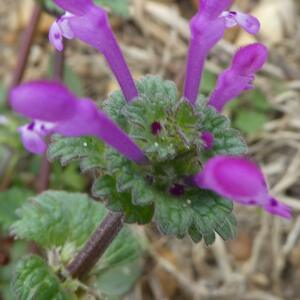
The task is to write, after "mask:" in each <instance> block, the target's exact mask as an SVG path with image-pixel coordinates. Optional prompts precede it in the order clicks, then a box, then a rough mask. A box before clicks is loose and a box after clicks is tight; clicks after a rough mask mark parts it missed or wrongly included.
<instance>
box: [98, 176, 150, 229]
mask: <svg viewBox="0 0 300 300" xmlns="http://www.w3.org/2000/svg"><path fill="white" fill-rule="evenodd" d="M116 186H117V185H116V180H115V178H114V177H112V176H109V175H105V176H102V177H101V178H99V179H98V180H96V181H95V182H94V185H93V189H92V190H93V195H94V196H95V197H98V198H100V199H101V198H102V199H103V198H106V199H107V201H108V203H107V207H108V208H109V209H111V210H113V211H117V212H119V211H122V212H123V213H124V214H125V217H126V222H128V223H139V224H146V223H149V222H150V221H151V220H152V217H153V205H147V206H138V205H134V204H133V203H132V201H131V194H130V192H129V193H128V192H123V193H120V192H118V191H117V187H116Z"/></svg>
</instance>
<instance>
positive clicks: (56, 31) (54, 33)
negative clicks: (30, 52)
mask: <svg viewBox="0 0 300 300" xmlns="http://www.w3.org/2000/svg"><path fill="white" fill-rule="evenodd" d="M49 41H50V43H51V44H52V45H53V46H54V47H55V49H56V50H58V51H62V50H63V49H64V44H63V36H62V32H61V30H60V27H59V25H58V24H57V22H54V23H53V24H52V25H51V27H50V31H49Z"/></svg>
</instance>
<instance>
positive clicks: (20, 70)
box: [10, 4, 42, 89]
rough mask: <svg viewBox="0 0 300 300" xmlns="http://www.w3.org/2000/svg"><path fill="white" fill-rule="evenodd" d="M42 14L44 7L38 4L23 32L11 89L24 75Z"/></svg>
mask: <svg viewBox="0 0 300 300" xmlns="http://www.w3.org/2000/svg"><path fill="white" fill-rule="evenodd" d="M41 15H42V8H41V6H40V5H38V4H36V5H35V6H34V8H33V11H32V15H31V18H30V22H29V24H28V26H27V28H26V30H25V32H24V34H23V37H22V40H21V48H20V52H19V55H18V61H17V65H16V68H15V70H14V73H13V77H12V81H11V84H10V89H12V88H13V87H15V86H16V85H18V84H19V83H20V82H21V80H22V78H23V75H24V72H25V67H26V64H27V61H28V56H29V52H30V48H31V45H32V42H33V38H34V35H35V33H36V30H37V27H38V24H39V21H40V19H41Z"/></svg>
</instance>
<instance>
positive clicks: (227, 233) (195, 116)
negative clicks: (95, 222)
mask: <svg viewBox="0 0 300 300" xmlns="http://www.w3.org/2000/svg"><path fill="white" fill-rule="evenodd" d="M137 86H138V89H139V93H140V97H139V99H138V100H136V101H135V102H134V103H132V104H127V102H126V101H125V99H124V98H123V95H122V93H121V92H120V91H117V92H115V93H113V94H112V95H110V97H109V99H108V100H107V101H105V102H104V104H103V107H104V110H105V111H106V112H107V113H108V114H109V115H110V116H111V117H112V118H113V119H114V120H115V121H116V122H117V123H118V124H119V125H120V126H121V127H122V128H123V129H124V130H125V131H127V132H128V134H129V135H130V136H131V137H132V138H134V139H135V140H136V141H137V143H139V145H140V146H141V148H142V149H143V151H144V152H145V153H146V155H147V156H148V157H149V158H150V161H151V163H150V164H149V165H146V166H137V165H136V164H134V163H132V162H130V161H128V160H127V159H126V158H124V157H122V156H121V155H119V154H118V153H117V152H115V151H114V150H111V149H110V148H108V147H105V146H103V144H102V143H101V142H99V141H97V139H94V138H59V137H56V138H55V139H54V140H53V141H52V143H51V145H50V148H49V157H50V158H51V159H58V158H60V159H61V162H62V163H63V164H66V163H68V162H70V161H72V160H79V161H80V164H81V167H82V169H83V170H85V171H87V170H89V166H91V169H99V170H100V173H101V176H100V177H99V178H96V180H95V182H94V185H93V194H94V195H95V196H97V197H99V198H101V199H102V200H103V201H105V202H106V205H107V207H108V208H109V209H111V210H113V211H122V212H124V214H125V216H126V220H127V222H129V223H133V222H138V223H140V224H145V223H148V222H150V221H151V220H154V221H155V222H156V223H157V225H158V228H159V229H160V230H161V232H162V233H164V234H168V235H176V236H177V237H179V238H182V237H184V236H186V235H187V234H189V235H190V236H191V237H192V239H193V240H194V241H199V240H201V239H202V238H204V240H205V242H206V244H211V243H213V241H214V239H215V232H217V233H218V234H220V235H221V236H222V237H223V238H224V239H229V238H233V237H234V236H235V226H236V224H235V219H234V217H233V215H232V213H231V211H232V203H231V202H230V201H228V200H226V199H223V198H221V197H219V196H217V195H216V194H214V193H212V192H209V191H204V190H200V189H198V188H193V187H190V186H187V185H186V184H185V182H184V178H185V177H187V176H190V175H193V174H194V173H195V172H197V171H198V170H199V169H200V168H201V165H202V164H203V163H204V162H205V160H206V159H208V158H209V157H210V156H213V155H216V154H243V153H245V151H246V146H245V143H244V141H243V140H242V139H241V137H240V135H239V133H238V132H237V131H236V130H234V129H232V128H231V127H230V122H229V120H228V119H226V118H225V117H223V116H220V115H218V114H217V113H216V112H215V111H214V110H213V109H212V108H207V107H206V105H204V103H203V102H202V101H200V100H199V102H198V104H197V107H196V109H193V108H191V106H190V105H188V104H187V103H186V102H185V101H182V100H178V96H177V90H176V87H175V85H174V84H173V83H171V82H169V81H162V80H161V79H160V78H158V77H153V76H147V77H144V78H143V79H141V80H140V81H139V82H137ZM153 122H159V123H160V124H161V128H162V129H161V132H160V133H159V134H157V135H156V134H153V133H152V132H151V124H153ZM201 130H203V131H206V130H209V131H210V132H212V133H213V134H214V136H215V145H214V147H213V148H212V149H211V150H210V151H204V147H203V145H202V143H201V139H200V133H201ZM91 162H93V163H91ZM86 166H88V167H86ZM174 184H182V185H183V186H184V188H185V193H184V194H183V195H182V196H180V197H174V196H172V195H171V194H170V193H169V189H170V188H171V187H172V186H173V185H174Z"/></svg>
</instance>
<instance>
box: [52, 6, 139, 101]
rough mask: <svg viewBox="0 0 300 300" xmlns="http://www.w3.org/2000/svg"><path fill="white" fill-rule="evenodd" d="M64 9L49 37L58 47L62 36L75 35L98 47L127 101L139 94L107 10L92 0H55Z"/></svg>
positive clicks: (57, 47) (72, 36) (61, 44)
mask: <svg viewBox="0 0 300 300" xmlns="http://www.w3.org/2000/svg"><path fill="white" fill-rule="evenodd" d="M54 2H55V3H56V4H57V5H59V6H60V7H62V8H63V9H64V10H65V11H66V13H65V14H64V15H63V16H62V17H60V18H58V19H57V20H56V22H54V23H53V25H52V26H51V28H50V31H49V40H50V42H51V43H52V45H53V46H54V47H55V48H56V49H57V50H59V51H61V50H62V49H63V38H66V39H73V38H77V39H80V40H81V41H83V42H85V43H87V44H89V45H90V46H92V47H94V48H96V49H97V50H99V51H100V52H101V53H102V54H103V55H104V56H105V58H106V60H107V62H108V64H109V65H110V67H111V69H112V71H113V73H114V75H115V77H116V78H117V80H118V82H119V84H120V87H121V89H122V91H123V93H124V96H125V98H126V99H127V101H132V100H133V99H134V98H136V97H137V96H138V91H137V88H136V86H135V83H134V81H133V78H132V76H131V74H130V72H129V69H128V66H127V64H126V62H125V59H124V57H123V55H122V52H121V49H120V47H119V45H118V43H117V41H116V38H115V35H114V34H113V32H112V29H111V27H110V24H109V19H108V16H107V12H106V11H105V10H104V9H102V8H100V7H98V6H96V5H94V3H93V2H92V1H91V0H78V1H77V0H55V1H54Z"/></svg>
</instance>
